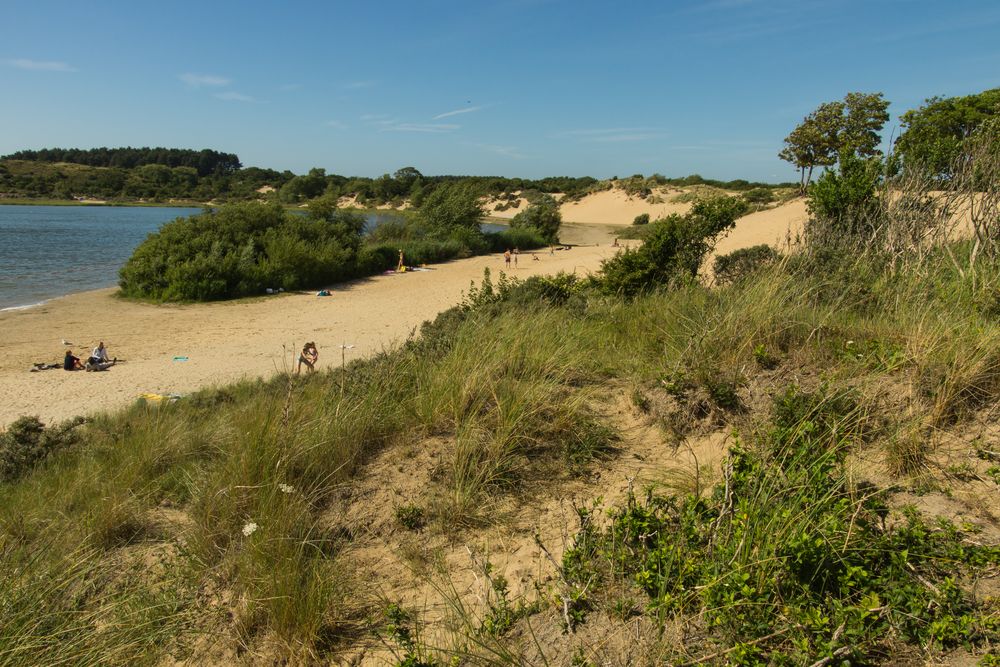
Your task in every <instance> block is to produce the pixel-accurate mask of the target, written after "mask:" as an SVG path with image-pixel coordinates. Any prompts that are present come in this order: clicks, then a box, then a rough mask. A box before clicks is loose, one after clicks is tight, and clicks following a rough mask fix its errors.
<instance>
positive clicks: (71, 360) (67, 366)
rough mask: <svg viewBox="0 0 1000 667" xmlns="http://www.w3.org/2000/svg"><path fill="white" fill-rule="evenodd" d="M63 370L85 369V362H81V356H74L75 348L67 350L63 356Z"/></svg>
mask: <svg viewBox="0 0 1000 667" xmlns="http://www.w3.org/2000/svg"><path fill="white" fill-rule="evenodd" d="M63 370H64V371H79V370H83V364H82V363H80V357H76V356H73V350H66V356H65V357H63Z"/></svg>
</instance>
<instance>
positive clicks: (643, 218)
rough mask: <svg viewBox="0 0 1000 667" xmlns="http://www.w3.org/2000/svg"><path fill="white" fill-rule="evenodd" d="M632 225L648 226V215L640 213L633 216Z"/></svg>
mask: <svg viewBox="0 0 1000 667" xmlns="http://www.w3.org/2000/svg"><path fill="white" fill-rule="evenodd" d="M632 224H633V225H648V224H649V213H640V214H639V215H637V216H635V219H634V220H632Z"/></svg>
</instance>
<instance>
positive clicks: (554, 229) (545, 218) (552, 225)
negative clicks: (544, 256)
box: [510, 198, 562, 243]
mask: <svg viewBox="0 0 1000 667" xmlns="http://www.w3.org/2000/svg"><path fill="white" fill-rule="evenodd" d="M550 199H551V198H550ZM560 225H562V215H561V214H560V213H559V206H558V205H556V203H555V202H554V201H553V202H551V203H544V204H535V205H534V206H529V207H528V208H526V209H525V210H523V211H521V212H520V213H518V214H517V215H515V216H514V218H513V219H512V220H511V221H510V226H511V229H523V228H528V229H535V230H537V231H538V234H539V236H541V237H542V239H544V240H545V242H546V243H557V242H558V241H559V227H560Z"/></svg>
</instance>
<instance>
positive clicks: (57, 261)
mask: <svg viewBox="0 0 1000 667" xmlns="http://www.w3.org/2000/svg"><path fill="white" fill-rule="evenodd" d="M199 212H200V209H196V208H159V207H148V208H146V207H125V206H0V310H8V309H11V308H21V307H25V306H31V305H35V304H38V303H42V302H43V301H46V300H48V299H53V298H55V297H60V296H65V295H66V294H72V293H73V292H83V291H86V290H91V289H99V288H101V287H113V286H115V285H117V284H118V269H119V268H121V266H122V265H123V264H125V262H126V261H127V260H128V258H129V257H130V256H131V255H132V251H133V250H135V247H136V246H137V245H139V244H140V243H141V242H142V240H143V239H145V238H146V235H148V234H149V233H150V232H154V231H156V230H157V229H158V228H159V227H160V225H162V224H163V223H165V222H170V221H171V220H173V219H175V218H177V217H187V216H190V215H195V214H197V213H199ZM367 217H368V224H369V225H378V224H380V223H381V222H384V221H385V220H388V219H390V218H391V217H392V214H391V213H377V214H371V215H369V216H367ZM483 229H484V230H491V231H496V230H497V229H503V227H500V226H497V225H488V224H485V225H483Z"/></svg>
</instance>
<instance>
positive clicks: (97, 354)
mask: <svg viewBox="0 0 1000 667" xmlns="http://www.w3.org/2000/svg"><path fill="white" fill-rule="evenodd" d="M109 361H111V360H110V359H108V348H106V347H104V341H103V340H102V341H101V342H100V343H98V344H97V347H95V348H94V351H93V352H91V353H90V359H88V360H87V363H89V364H102V363H107V362H109Z"/></svg>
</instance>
